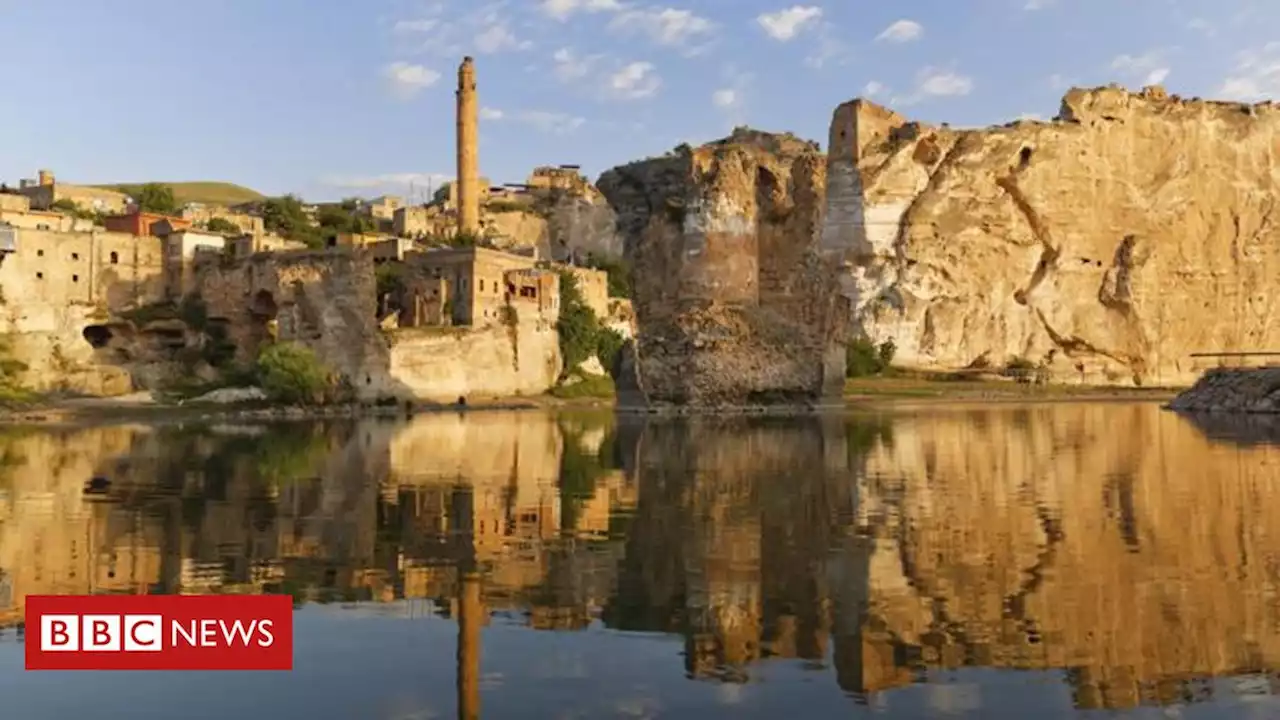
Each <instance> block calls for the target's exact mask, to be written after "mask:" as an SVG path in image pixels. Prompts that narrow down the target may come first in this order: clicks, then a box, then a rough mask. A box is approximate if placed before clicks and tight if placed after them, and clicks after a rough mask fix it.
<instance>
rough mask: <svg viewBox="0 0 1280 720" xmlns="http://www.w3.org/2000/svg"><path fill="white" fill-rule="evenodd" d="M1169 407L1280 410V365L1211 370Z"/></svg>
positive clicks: (1259, 412) (1219, 410)
mask: <svg viewBox="0 0 1280 720" xmlns="http://www.w3.org/2000/svg"><path fill="white" fill-rule="evenodd" d="M1166 407H1168V409H1170V410H1174V411H1177V412H1182V413H1233V414H1245V415H1274V414H1280V367H1259V368H1216V369H1213V370H1210V371H1208V372H1206V373H1205V374H1204V375H1203V376H1201V378H1200V379H1199V380H1198V381H1196V384H1195V385H1192V386H1191V387H1190V388H1188V389H1187V390H1185V391H1183V392H1182V393H1181V394H1179V395H1178V396H1177V397H1176V398H1174V399H1173V400H1172V401H1171V402H1170V403H1169V404H1168V405H1167V406H1166Z"/></svg>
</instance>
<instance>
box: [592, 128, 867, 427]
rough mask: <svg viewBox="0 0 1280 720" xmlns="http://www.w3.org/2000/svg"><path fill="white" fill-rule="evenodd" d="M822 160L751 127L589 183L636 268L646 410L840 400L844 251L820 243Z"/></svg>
mask: <svg viewBox="0 0 1280 720" xmlns="http://www.w3.org/2000/svg"><path fill="white" fill-rule="evenodd" d="M825 165H826V163H825V160H824V158H823V156H822V155H821V154H820V153H818V152H817V149H816V146H814V145H813V144H812V143H807V142H804V141H801V140H798V139H796V138H794V137H793V136H785V135H784V136H775V135H769V134H765V133H757V132H754V131H749V130H745V129H743V130H739V131H736V132H735V133H734V134H733V135H731V136H730V137H728V138H726V139H724V140H722V141H719V142H715V143H710V144H708V145H704V146H702V147H699V148H696V149H693V148H688V147H683V146H682V147H681V148H677V149H676V151H675V152H673V153H670V154H668V155H667V156H665V157H661V158H654V159H650V160H644V161H640V162H637V163H632V164H630V165H624V166H621V167H617V168H614V169H612V170H610V171H608V172H606V173H605V174H604V175H603V176H601V178H600V180H599V182H598V183H597V186H598V187H599V188H600V190H601V192H603V193H604V195H605V197H607V198H608V200H609V202H610V204H611V205H612V206H613V208H614V210H615V211H616V212H617V214H618V226H619V230H620V231H621V232H622V234H623V237H624V239H625V244H626V248H627V259H628V260H629V261H630V263H631V265H632V268H633V277H634V306H635V314H636V323H637V327H638V337H637V343H636V347H635V361H636V365H635V367H636V373H635V374H636V378H635V379H636V384H637V385H638V389H639V391H640V392H639V393H627V394H626V395H625V396H624V399H625V398H631V397H635V396H636V395H637V394H639V395H642V396H643V397H644V398H645V400H646V402H647V403H648V404H651V405H667V404H672V405H684V406H691V407H724V406H735V405H756V404H771V403H787V404H805V403H814V402H818V401H821V400H822V399H823V398H825V397H830V396H832V395H836V394H838V393H839V391H840V389H841V387H842V384H843V377H844V345H843V337H844V334H843V329H844V327H845V326H846V325H847V319H848V315H849V308H848V305H847V303H846V302H845V300H844V297H843V296H842V295H841V294H840V293H839V292H837V289H838V282H839V272H838V270H839V264H838V263H839V260H840V250H841V248H839V247H835V246H833V247H832V248H829V249H826V250H825V251H824V250H821V249H820V248H819V247H818V245H817V238H818V230H819V228H820V223H821V217H822V198H823V190H824V186H825V182H826V167H825Z"/></svg>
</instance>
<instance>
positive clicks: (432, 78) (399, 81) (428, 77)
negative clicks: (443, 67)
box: [382, 62, 440, 100]
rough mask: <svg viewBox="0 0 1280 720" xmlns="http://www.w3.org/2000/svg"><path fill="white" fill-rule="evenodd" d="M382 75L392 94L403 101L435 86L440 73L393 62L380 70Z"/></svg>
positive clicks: (421, 66) (418, 66)
mask: <svg viewBox="0 0 1280 720" xmlns="http://www.w3.org/2000/svg"><path fill="white" fill-rule="evenodd" d="M382 74H383V77H385V78H386V80H387V82H388V83H389V84H390V86H391V92H392V94H394V95H395V96H396V97H399V98H401V99H405V100H407V99H409V98H411V97H413V96H414V95H417V94H418V93H419V92H421V91H422V90H423V89H425V88H429V87H431V86H432V85H435V84H436V81H437V80H439V79H440V73H438V72H436V71H435V70H432V69H431V68H428V67H425V66H423V65H414V64H412V63H407V62H393V63H391V64H390V65H387V66H386V67H384V68H383V69H382Z"/></svg>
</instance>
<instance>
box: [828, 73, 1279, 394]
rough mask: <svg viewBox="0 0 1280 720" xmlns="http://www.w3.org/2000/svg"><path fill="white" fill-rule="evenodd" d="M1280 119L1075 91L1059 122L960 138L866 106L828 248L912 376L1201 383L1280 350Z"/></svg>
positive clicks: (870, 327) (862, 309)
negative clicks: (1241, 353) (1224, 364)
mask: <svg viewBox="0 0 1280 720" xmlns="http://www.w3.org/2000/svg"><path fill="white" fill-rule="evenodd" d="M1278 141H1280V109H1277V108H1276V107H1274V106H1272V105H1271V104H1269V103H1267V104H1262V105H1256V106H1249V105H1241V104H1235V103H1218V102H1203V101H1199V100H1193V101H1186V100H1182V99H1179V98H1176V97H1168V96H1166V95H1165V93H1164V91H1163V90H1161V89H1160V88H1155V87H1153V88H1148V89H1146V90H1144V91H1142V92H1141V93H1130V92H1127V91H1125V90H1123V89H1120V88H1117V87H1107V88H1098V89H1092V90H1080V89H1077V90H1072V91H1071V92H1069V93H1068V94H1067V95H1066V97H1065V98H1064V99H1063V102H1062V108H1061V112H1060V114H1059V116H1058V118H1056V119H1055V120H1054V121H1053V122H1018V123H1013V124H1010V125H1006V126H1004V127H997V128H989V129H984V130H955V129H950V128H947V127H945V126H944V127H929V126H926V125H923V124H920V123H911V122H908V121H907V120H906V119H905V118H903V117H901V116H899V115H897V114H896V113H893V112H892V111H889V110H886V109H884V108H881V107H877V106H875V105H873V104H871V103H869V102H867V101H865V100H855V101H852V102H849V103H846V104H843V105H841V106H840V107H839V108H837V109H836V111H835V114H834V118H833V121H832V125H831V137H830V146H829V152H830V155H831V159H830V163H831V164H830V170H829V177H828V188H829V192H828V199H827V215H826V217H827V223H826V227H825V228H824V243H833V244H835V245H841V244H845V245H848V244H852V245H854V246H856V248H857V250H856V255H857V261H856V267H855V268H854V272H853V277H852V281H853V282H852V286H853V287H851V288H850V289H849V290H848V291H847V292H848V294H849V295H850V296H851V298H852V300H853V302H854V304H855V309H854V317H855V325H856V327H858V328H860V329H861V330H863V331H865V333H866V334H867V335H869V336H870V337H871V338H872V339H873V340H875V341H877V342H879V341H884V340H889V339H892V340H893V341H894V343H895V344H896V345H897V357H898V359H899V360H900V361H902V362H903V363H905V364H909V365H915V366H920V367H925V368H939V369H952V368H961V367H966V366H973V367H981V366H1000V365H1003V364H1005V363H1007V362H1008V361H1009V359H1010V358H1011V357H1020V358H1026V359H1029V360H1031V361H1033V362H1036V363H1040V364H1044V365H1046V366H1047V367H1048V368H1049V369H1050V370H1051V372H1052V373H1053V375H1054V376H1055V377H1056V378H1057V379H1059V380H1074V381H1090V382H1107V383H1125V384H1128V383H1134V384H1182V383H1190V382H1191V381H1192V380H1193V379H1194V378H1195V376H1196V374H1197V371H1198V368H1197V367H1195V366H1194V365H1193V364H1192V363H1191V362H1190V360H1189V358H1188V357H1187V356H1188V354H1189V353H1192V352H1196V351H1215V350H1251V349H1255V350H1266V349H1274V347H1275V346H1276V345H1280V323H1277V322H1276V318H1277V311H1278V310H1280V295H1277V293H1276V292H1275V287H1274V284H1275V281H1276V278H1277V277H1280V231H1278V230H1277V228H1276V226H1275V219H1276V216H1275V213H1274V210H1275V205H1276V194H1277V176H1276V174H1275V170H1274V167H1273V156H1274V154H1275V152H1276V150H1275V148H1276V147H1277V142H1278Z"/></svg>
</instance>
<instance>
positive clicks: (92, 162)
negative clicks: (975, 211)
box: [0, 0, 1280, 200]
mask: <svg viewBox="0 0 1280 720" xmlns="http://www.w3.org/2000/svg"><path fill="white" fill-rule="evenodd" d="M0 39H2V43H3V47H4V48H5V51H6V53H5V54H6V56H7V58H8V63H7V65H6V67H7V69H6V71H5V73H4V81H3V84H2V85H0V88H2V89H3V95H4V97H5V98H6V102H4V103H2V104H0V108H3V112H0V178H3V179H4V180H7V181H8V182H10V183H16V182H17V180H18V179H19V178H21V177H32V176H34V174H35V172H36V170H37V169H38V168H41V167H48V168H50V169H52V170H54V171H55V172H56V173H57V175H58V177H59V178H60V179H63V180H66V181H68V182H85V183H90V182H113V181H119V182H127V181H135V180H147V179H154V180H171V181H177V180H193V179H199V180H228V181H233V182H239V183H241V184H244V185H248V186H250V187H253V188H255V189H258V190H260V191H262V192H266V193H269V194H279V193H285V192H294V193H299V194H301V195H303V196H304V197H307V198H308V199H314V200H324V199H335V198H339V197H343V196H347V195H355V194H359V195H366V196H372V195H376V194H379V193H382V192H398V193H401V194H405V193H407V191H408V189H409V187H410V186H409V183H410V181H412V182H413V183H414V185H415V187H417V188H418V189H419V191H423V192H424V191H425V187H426V186H427V184H428V183H429V182H431V183H439V182H440V181H441V180H442V179H445V178H447V177H449V176H450V175H452V173H453V166H454V155H453V138H454V125H453V123H454V96H453V92H454V89H455V87H456V70H457V65H458V63H459V61H460V60H461V57H462V56H463V55H465V54H471V55H473V56H475V58H476V63H477V75H478V81H477V84H478V88H479V93H480V99H481V105H482V106H483V108H484V111H483V114H484V119H483V120H482V123H481V160H480V162H481V171H482V173H483V174H484V175H486V176H488V177H490V178H492V179H493V180H494V181H496V182H519V181H521V180H523V178H524V177H525V176H526V175H527V173H528V171H529V170H530V169H531V168H532V167H533V166H535V165H538V164H561V163H572V164H580V165H582V166H583V169H584V171H585V172H586V173H587V174H588V175H590V176H591V177H593V178H594V177H595V176H596V175H598V174H599V173H600V172H601V171H602V170H605V169H607V168H609V167H611V166H613V165H616V164H620V163H623V162H627V161H629V160H633V159H637V158H641V157H645V156H648V155H656V154H661V153H662V152H664V151H666V150H668V149H670V148H672V147H674V146H675V145H677V144H678V143H680V142H686V141H687V142H692V143H695V144H696V143H698V142H703V141H706V140H710V139H714V138H716V137H720V136H723V135H725V134H726V133H727V132H728V131H729V129H730V128H731V127H732V126H733V125H735V124H739V123H745V124H749V125H751V126H753V127H758V128H761V129H766V130H774V131H781V130H790V131H792V132H795V133H797V134H799V135H802V136H805V137H808V138H811V139H815V140H820V141H824V142H825V139H826V128H827V123H828V121H829V119H830V116H831V111H832V109H833V108H834V107H835V106H836V105H837V104H838V103H840V102H842V101H845V100H848V99H851V98H853V97H857V96H870V97H873V98H874V99H876V100H879V101H881V102H883V103H885V104H888V105H890V106H892V107H894V108H895V109H898V110H899V111H900V112H903V113H904V114H906V115H908V116H909V117H913V118H916V119H920V120H925V121H933V122H943V121H945V122H950V123H952V124H953V125H985V124H992V123H1001V122H1006V121H1008V120H1011V119H1014V118H1017V117H1019V116H1024V115H1039V116H1042V117H1046V118H1047V117H1051V116H1052V115H1053V114H1054V113H1055V112H1056V111H1057V107H1058V101H1059V99H1060V98H1061V96H1062V94H1063V92H1064V90H1065V89H1066V88H1067V87H1068V86H1070V85H1088V86H1092V85H1101V84H1106V83H1108V82H1119V83H1122V84H1124V85H1127V86H1130V87H1134V88H1136V87H1139V86H1141V85H1142V84H1144V83H1145V82H1147V81H1151V80H1159V81H1162V82H1163V84H1164V85H1165V86H1166V87H1167V88H1168V89H1169V91H1170V92H1173V93H1178V94H1181V95H1184V96H1188V97H1191V96H1201V97H1218V98H1232V99H1246V100H1260V99H1265V98H1267V97H1271V96H1275V95H1280V42H1277V41H1280V1H1277V0H898V1H896V2H889V1H886V0H877V1H875V2H872V1H871V0H842V1H840V2H837V1H836V0H829V1H827V2H820V1H815V2H806V1H805V0H800V2H798V3H791V2H778V1H773V0H657V1H656V2H654V3H652V4H650V3H648V2H647V0H634V1H633V0H505V1H503V0H497V1H490V0H205V1H203V2H196V0H116V1H115V2H104V1H101V0H40V1H37V2H30V1H28V2H20V1H19V0H0Z"/></svg>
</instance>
